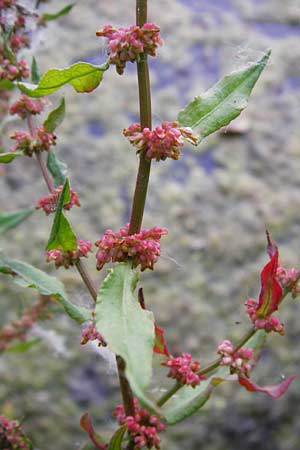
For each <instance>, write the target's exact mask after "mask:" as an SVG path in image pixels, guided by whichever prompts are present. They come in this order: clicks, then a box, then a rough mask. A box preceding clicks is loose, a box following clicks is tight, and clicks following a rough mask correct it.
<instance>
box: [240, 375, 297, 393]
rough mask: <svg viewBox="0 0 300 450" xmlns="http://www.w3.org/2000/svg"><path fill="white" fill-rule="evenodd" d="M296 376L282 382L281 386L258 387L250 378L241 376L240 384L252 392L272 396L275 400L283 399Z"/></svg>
mask: <svg viewBox="0 0 300 450" xmlns="http://www.w3.org/2000/svg"><path fill="white" fill-rule="evenodd" d="M295 376H296V375H291V376H290V377H289V378H287V379H286V380H284V381H282V382H281V383H279V384H275V385H272V386H258V385H257V384H255V383H254V382H253V381H251V380H250V379H249V378H245V377H241V376H239V378H238V381H239V383H240V384H241V385H242V386H244V388H246V389H247V391H250V392H264V393H265V394H268V395H270V396H271V397H273V398H279V397H281V396H282V395H283V394H284V393H285V392H286V391H287V389H288V387H289V385H290V384H291V382H292V381H293V379H294V378H295Z"/></svg>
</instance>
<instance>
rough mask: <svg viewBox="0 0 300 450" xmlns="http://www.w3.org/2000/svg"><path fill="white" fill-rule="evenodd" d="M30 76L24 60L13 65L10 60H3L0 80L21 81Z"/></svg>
mask: <svg viewBox="0 0 300 450" xmlns="http://www.w3.org/2000/svg"><path fill="white" fill-rule="evenodd" d="M28 76H29V67H28V65H27V63H26V61H25V60H24V59H21V60H20V61H19V62H16V63H15V64H12V63H11V62H10V61H9V59H3V61H2V62H1V67H0V80H5V79H7V80H10V81H14V80H19V79H21V78H27V77H28Z"/></svg>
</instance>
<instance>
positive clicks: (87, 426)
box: [80, 412, 106, 450]
mask: <svg viewBox="0 0 300 450" xmlns="http://www.w3.org/2000/svg"><path fill="white" fill-rule="evenodd" d="M80 427H81V428H82V429H83V430H84V431H86V432H87V433H88V435H89V437H90V439H91V441H92V442H93V444H94V445H95V446H96V448H98V449H99V450H105V449H106V443H105V440H104V439H103V438H102V436H100V435H99V434H98V433H96V432H95V431H94V427H93V423H92V418H91V416H90V414H89V413H88V412H87V413H85V414H83V415H82V416H81V418H80Z"/></svg>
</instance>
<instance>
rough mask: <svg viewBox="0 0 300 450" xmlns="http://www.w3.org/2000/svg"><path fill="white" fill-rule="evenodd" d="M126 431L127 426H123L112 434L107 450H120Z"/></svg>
mask: <svg viewBox="0 0 300 450" xmlns="http://www.w3.org/2000/svg"><path fill="white" fill-rule="evenodd" d="M126 430H127V425H123V426H122V427H121V428H119V429H118V430H117V431H116V432H115V433H114V435H113V437H112V438H111V440H110V441H109V445H108V449H107V450H122V442H123V437H124V434H125V432H126Z"/></svg>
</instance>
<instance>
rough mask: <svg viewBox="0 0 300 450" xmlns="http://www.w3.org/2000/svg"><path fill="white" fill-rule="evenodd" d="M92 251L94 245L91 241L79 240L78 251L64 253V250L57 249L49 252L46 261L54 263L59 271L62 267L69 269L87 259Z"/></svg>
mask: <svg viewBox="0 0 300 450" xmlns="http://www.w3.org/2000/svg"><path fill="white" fill-rule="evenodd" d="M92 251H93V250H92V243H91V242H90V241H85V240H83V239H79V240H78V242H77V249H76V250H72V251H67V252H63V251H62V250H58V249H56V250H49V251H47V252H46V254H47V259H46V261H47V262H50V261H53V262H54V264H55V267H56V268H57V269H58V268H59V267H61V266H63V267H64V268H65V269H68V268H69V267H70V266H74V264H76V263H77V262H78V261H79V259H80V258H82V257H85V258H87V257H88V253H89V252H92Z"/></svg>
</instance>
